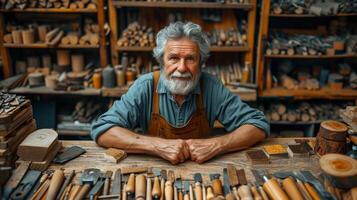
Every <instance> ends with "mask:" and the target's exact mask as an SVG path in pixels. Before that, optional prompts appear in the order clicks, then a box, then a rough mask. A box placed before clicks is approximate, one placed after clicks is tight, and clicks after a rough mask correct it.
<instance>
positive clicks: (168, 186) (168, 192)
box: [164, 170, 175, 200]
mask: <svg viewBox="0 0 357 200" xmlns="http://www.w3.org/2000/svg"><path fill="white" fill-rule="evenodd" d="M174 180H175V174H174V172H173V171H172V170H169V172H168V177H167V181H166V182H165V192H164V193H165V195H164V196H165V200H173V199H174V189H173V187H172V183H173V181H174Z"/></svg>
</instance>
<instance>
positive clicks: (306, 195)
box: [273, 172, 312, 200]
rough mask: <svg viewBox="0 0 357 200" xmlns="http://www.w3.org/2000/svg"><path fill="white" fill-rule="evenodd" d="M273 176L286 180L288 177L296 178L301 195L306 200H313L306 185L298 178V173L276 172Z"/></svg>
mask: <svg viewBox="0 0 357 200" xmlns="http://www.w3.org/2000/svg"><path fill="white" fill-rule="evenodd" d="M273 175H274V176H275V177H277V178H280V179H286V178H288V177H293V178H295V180H296V186H297V188H298V190H299V192H300V194H301V195H302V196H303V197H304V199H306V200H312V197H311V196H310V194H309V192H308V191H307V190H306V188H305V185H304V183H302V182H301V181H300V179H299V178H298V176H297V175H296V172H275V173H274V174H273Z"/></svg>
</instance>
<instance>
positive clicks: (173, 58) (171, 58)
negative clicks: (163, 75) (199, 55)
mask: <svg viewBox="0 0 357 200" xmlns="http://www.w3.org/2000/svg"><path fill="white" fill-rule="evenodd" d="M169 59H170V60H177V59H178V57H170V58H169Z"/></svg>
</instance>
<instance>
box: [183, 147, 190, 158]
mask: <svg viewBox="0 0 357 200" xmlns="http://www.w3.org/2000/svg"><path fill="white" fill-rule="evenodd" d="M183 154H184V156H185V160H186V159H188V158H190V148H189V147H188V144H186V143H185V144H184V146H183Z"/></svg>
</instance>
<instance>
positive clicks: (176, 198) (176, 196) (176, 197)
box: [174, 187, 178, 200]
mask: <svg viewBox="0 0 357 200" xmlns="http://www.w3.org/2000/svg"><path fill="white" fill-rule="evenodd" d="M174 200H178V193H177V188H176V187H174Z"/></svg>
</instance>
